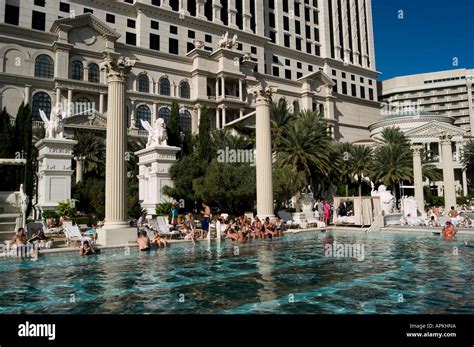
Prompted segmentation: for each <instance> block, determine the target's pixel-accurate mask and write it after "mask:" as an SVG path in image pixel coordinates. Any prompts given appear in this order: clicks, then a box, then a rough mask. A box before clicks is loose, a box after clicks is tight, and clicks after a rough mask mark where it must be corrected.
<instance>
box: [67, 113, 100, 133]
mask: <svg viewBox="0 0 474 347" xmlns="http://www.w3.org/2000/svg"><path fill="white" fill-rule="evenodd" d="M64 125H65V126H67V127H77V128H93V129H106V128H107V117H106V116H105V115H103V114H101V113H99V112H97V111H95V112H92V113H91V114H79V115H74V116H70V117H66V118H64Z"/></svg>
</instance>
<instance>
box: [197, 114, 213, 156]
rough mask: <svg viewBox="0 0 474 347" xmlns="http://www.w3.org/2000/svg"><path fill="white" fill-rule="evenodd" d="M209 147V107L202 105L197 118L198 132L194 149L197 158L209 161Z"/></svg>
mask: <svg viewBox="0 0 474 347" xmlns="http://www.w3.org/2000/svg"><path fill="white" fill-rule="evenodd" d="M210 147H211V123H210V120H209V109H208V107H207V106H204V107H203V108H202V110H201V118H200V119H199V134H198V135H197V139H196V150H197V156H198V158H200V159H202V160H204V161H206V162H210V161H211V157H210V154H209V148H210Z"/></svg>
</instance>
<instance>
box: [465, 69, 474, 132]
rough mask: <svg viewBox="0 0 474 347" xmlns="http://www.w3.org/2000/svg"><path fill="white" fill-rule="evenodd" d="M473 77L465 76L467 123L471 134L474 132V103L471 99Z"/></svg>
mask: <svg viewBox="0 0 474 347" xmlns="http://www.w3.org/2000/svg"><path fill="white" fill-rule="evenodd" d="M473 79H474V77H472V76H466V88H467V104H468V106H469V123H470V125H471V134H472V133H473V132H474V103H473V100H472V80H473Z"/></svg>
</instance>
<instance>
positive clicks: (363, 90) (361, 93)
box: [360, 86, 365, 99]
mask: <svg viewBox="0 0 474 347" xmlns="http://www.w3.org/2000/svg"><path fill="white" fill-rule="evenodd" d="M360 97H361V98H362V99H365V88H364V87H363V86H360Z"/></svg>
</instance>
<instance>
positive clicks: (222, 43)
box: [217, 32, 238, 49]
mask: <svg viewBox="0 0 474 347" xmlns="http://www.w3.org/2000/svg"><path fill="white" fill-rule="evenodd" d="M237 38H238V37H237V35H234V36H233V37H232V39H229V32H226V33H225V34H224V35H222V37H221V39H220V40H219V42H218V43H217V47H218V48H228V49H232V48H234V47H235V46H236V45H237Z"/></svg>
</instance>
